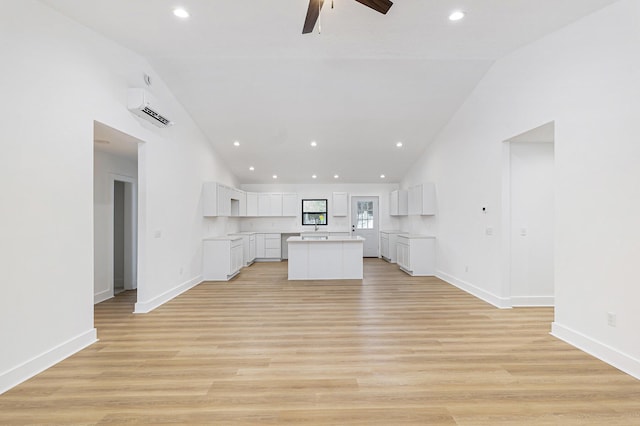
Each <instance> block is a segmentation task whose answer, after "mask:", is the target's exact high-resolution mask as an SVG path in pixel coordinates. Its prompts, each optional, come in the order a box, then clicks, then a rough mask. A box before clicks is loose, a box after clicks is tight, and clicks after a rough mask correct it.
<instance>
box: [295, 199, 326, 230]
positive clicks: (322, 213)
mask: <svg viewBox="0 0 640 426" xmlns="http://www.w3.org/2000/svg"><path fill="white" fill-rule="evenodd" d="M305 201H324V211H319V212H311V211H305V210H304V204H305ZM301 213H302V214H301V215H300V216H301V219H302V225H303V226H311V225H318V226H327V225H329V200H328V199H327V198H305V199H303V200H302V204H301ZM309 214H313V215H324V223H307V222H305V215H309Z"/></svg>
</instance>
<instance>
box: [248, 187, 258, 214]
mask: <svg viewBox="0 0 640 426" xmlns="http://www.w3.org/2000/svg"><path fill="white" fill-rule="evenodd" d="M247 216H249V217H256V216H258V194H256V193H255V192H247Z"/></svg>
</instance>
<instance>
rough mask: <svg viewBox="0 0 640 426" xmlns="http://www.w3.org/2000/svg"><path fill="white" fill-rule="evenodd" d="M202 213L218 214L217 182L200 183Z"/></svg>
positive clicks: (206, 214) (205, 214)
mask: <svg viewBox="0 0 640 426" xmlns="http://www.w3.org/2000/svg"><path fill="white" fill-rule="evenodd" d="M202 215H203V216H218V184H217V183H216V182H205V183H204V184H203V185H202Z"/></svg>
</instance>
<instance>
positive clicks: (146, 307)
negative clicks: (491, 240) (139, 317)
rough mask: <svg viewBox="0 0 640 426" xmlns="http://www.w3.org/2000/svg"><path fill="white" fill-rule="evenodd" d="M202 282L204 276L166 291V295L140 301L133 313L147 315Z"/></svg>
mask: <svg viewBox="0 0 640 426" xmlns="http://www.w3.org/2000/svg"><path fill="white" fill-rule="evenodd" d="M201 282H202V275H198V276H197V277H195V278H192V279H190V280H188V281H185V282H183V283H182V284H180V285H178V286H176V287H174V288H172V289H171V290H168V291H165V292H164V293H162V294H160V295H158V296H156V297H154V298H153V299H151V300H148V301H146V302H141V301H138V302H137V303H136V305H135V309H134V311H133V313H134V314H146V313H149V312H151V311H153V310H154V309H156V308H157V307H158V306H161V305H163V304H165V303H167V302H168V301H169V300H171V299H173V298H174V297H176V296H179V295H180V294H182V293H184V292H185V291H187V290H189V289H191V288H193V287H195V286H197V285H198V284H200V283H201Z"/></svg>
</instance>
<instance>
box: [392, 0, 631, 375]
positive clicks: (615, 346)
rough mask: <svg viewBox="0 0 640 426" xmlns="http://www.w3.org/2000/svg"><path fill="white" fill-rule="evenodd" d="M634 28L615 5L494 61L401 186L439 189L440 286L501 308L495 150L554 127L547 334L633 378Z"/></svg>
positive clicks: (627, 13) (625, 5)
mask: <svg viewBox="0 0 640 426" xmlns="http://www.w3.org/2000/svg"><path fill="white" fill-rule="evenodd" d="M639 17H640V2H637V1H634V0H621V1H620V2H617V3H615V4H613V5H612V6H610V7H607V8H605V9H603V10H601V11H599V12H597V13H595V14H593V15H591V16H588V17H586V18H584V19H582V20H580V21H577V22H576V23H574V24H572V25H570V26H568V27H566V28H564V29H562V30H560V31H558V32H556V33H554V34H551V35H549V36H547V37H545V38H543V39H541V40H539V41H537V42H535V43H532V44H530V45H528V46H525V47H523V48H521V49H519V50H517V51H516V52H514V53H513V54H511V55H509V56H508V57H505V58H504V59H501V60H499V61H498V62H497V63H496V64H495V65H494V66H493V67H492V69H491V70H490V71H489V72H488V73H487V75H486V76H485V78H484V79H483V80H482V81H481V83H480V84H479V85H478V86H477V87H476V89H475V90H474V92H473V93H472V94H471V96H470V97H469V98H468V99H467V100H466V102H465V103H464V105H463V106H462V107H461V108H460V109H459V111H458V112H457V113H456V114H455V115H454V116H453V117H452V119H451V120H450V122H449V123H448V125H447V126H446V127H445V128H444V129H443V130H442V131H441V133H440V134H439V135H438V137H437V138H436V140H435V141H434V142H433V143H432V144H431V145H430V146H429V148H428V149H427V151H426V152H425V154H424V156H423V157H422V158H421V159H420V160H419V161H418V162H417V163H416V165H415V166H414V167H413V168H412V169H411V171H410V172H409V173H408V174H407V176H406V177H405V179H404V180H403V182H402V186H403V187H406V186H409V185H410V184H412V183H414V182H420V181H428V180H431V181H434V182H436V183H437V188H438V213H439V214H438V216H437V218H436V219H435V223H434V229H435V231H436V234H437V238H438V240H437V241H438V243H437V246H438V252H437V259H438V261H437V269H438V274H439V276H441V277H443V278H445V279H447V280H448V281H450V282H452V283H454V284H456V285H459V286H461V287H462V288H465V289H467V290H468V291H471V292H473V293H474V294H477V295H479V296H481V297H483V298H485V299H486V300H489V301H491V302H492V303H494V304H496V305H501V304H503V303H504V302H505V301H508V298H509V289H508V288H505V286H504V281H503V279H502V270H503V265H504V261H505V260H504V258H503V256H502V255H501V253H502V251H501V239H502V235H500V230H501V225H502V221H503V218H502V217H501V216H502V215H501V209H500V205H501V201H502V195H501V170H502V167H501V162H502V146H501V145H502V141H504V140H507V139H508V138H510V137H512V136H513V135H517V134H520V133H522V132H524V131H526V130H529V129H532V128H535V127H537V126H539V125H541V124H544V123H549V122H551V121H555V123H556V125H555V130H556V139H555V171H556V175H555V180H556V187H555V188H556V192H555V203H556V205H555V211H554V213H555V233H556V236H555V258H554V262H555V277H554V280H555V287H556V291H555V302H556V309H555V312H556V318H555V322H554V325H553V332H554V334H555V335H556V336H559V337H561V338H563V339H565V340H567V341H570V342H571V343H573V344H574V345H576V346H579V347H582V348H584V349H586V350H588V351H589V352H591V353H593V354H595V355H596V356H599V357H601V358H602V359H605V360H607V361H609V362H611V363H613V364H614V365H616V366H618V367H619V368H622V369H624V370H625V371H627V372H630V373H632V374H634V375H635V376H636V377H640V364H639V361H638V360H640V334H639V333H638V332H637V329H638V324H640V309H638V303H637V302H638V300H640V286H639V285H637V271H636V270H635V264H636V262H637V259H638V258H639V257H640V244H639V243H638V241H640V221H638V218H637V212H638V211H640V185H638V181H640V168H638V166H637V164H638V158H640V144H638V139H639V134H640V128H639V126H640V120H639V118H640V115H639V111H640V79H639V78H638V70H639V69H640V49H638V46H640V26H639V25H638V24H637V23H638V18H639ZM483 205H486V206H487V207H488V212H487V213H486V214H484V215H483V214H482V213H481V207H482V206H483ZM486 227H493V230H494V231H495V232H494V234H493V235H490V236H489V235H486V233H485V229H486ZM465 265H468V266H469V270H468V272H465ZM607 312H612V313H616V314H617V327H615V328H614V327H610V326H608V325H607Z"/></svg>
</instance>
